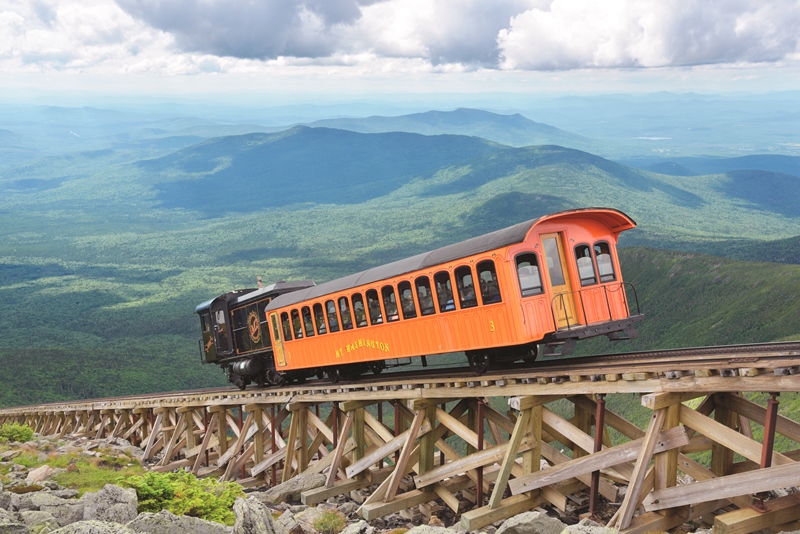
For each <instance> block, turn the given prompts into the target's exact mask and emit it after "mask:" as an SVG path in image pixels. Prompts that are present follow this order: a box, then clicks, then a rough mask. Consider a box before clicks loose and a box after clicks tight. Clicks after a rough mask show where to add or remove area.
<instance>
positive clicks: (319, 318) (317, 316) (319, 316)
mask: <svg viewBox="0 0 800 534" xmlns="http://www.w3.org/2000/svg"><path fill="white" fill-rule="evenodd" d="M314 320H315V321H316V322H317V334H327V333H328V328H327V327H326V326H325V314H324V313H323V312H322V304H320V303H317V304H314Z"/></svg>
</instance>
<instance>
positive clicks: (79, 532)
mask: <svg viewBox="0 0 800 534" xmlns="http://www.w3.org/2000/svg"><path fill="white" fill-rule="evenodd" d="M50 534H137V533H136V532H134V531H133V530H131V529H129V528H128V527H126V526H124V525H120V524H118V523H105V522H103V521H96V520H92V521H78V522H76V523H72V524H70V525H67V526H65V527H61V528H60V529H58V530H54V531H53V532H51V533H50Z"/></svg>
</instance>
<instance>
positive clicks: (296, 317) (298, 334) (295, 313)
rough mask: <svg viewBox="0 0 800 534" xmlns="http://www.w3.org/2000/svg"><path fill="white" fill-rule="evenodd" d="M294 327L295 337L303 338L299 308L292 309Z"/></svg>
mask: <svg viewBox="0 0 800 534" xmlns="http://www.w3.org/2000/svg"><path fill="white" fill-rule="evenodd" d="M292 329H293V331H294V338H295V339H301V338H302V337H303V326H302V325H301V324H300V312H298V311H297V310H292Z"/></svg>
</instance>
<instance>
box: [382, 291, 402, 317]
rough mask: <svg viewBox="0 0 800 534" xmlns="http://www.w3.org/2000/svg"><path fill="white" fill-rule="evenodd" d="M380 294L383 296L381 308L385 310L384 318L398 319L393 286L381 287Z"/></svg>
mask: <svg viewBox="0 0 800 534" xmlns="http://www.w3.org/2000/svg"><path fill="white" fill-rule="evenodd" d="M381 296H382V297H383V309H384V310H386V320H387V321H388V322H392V321H399V320H400V316H399V315H398V314H397V297H396V296H395V294H394V286H383V288H381Z"/></svg>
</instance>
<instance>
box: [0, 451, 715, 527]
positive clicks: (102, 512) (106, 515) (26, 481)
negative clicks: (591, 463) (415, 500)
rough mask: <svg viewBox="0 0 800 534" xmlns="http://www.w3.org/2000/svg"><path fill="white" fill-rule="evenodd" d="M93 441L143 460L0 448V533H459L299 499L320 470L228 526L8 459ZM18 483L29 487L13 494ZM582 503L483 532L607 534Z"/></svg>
mask: <svg viewBox="0 0 800 534" xmlns="http://www.w3.org/2000/svg"><path fill="white" fill-rule="evenodd" d="M100 446H102V447H103V448H104V449H109V448H110V449H111V450H112V452H111V454H112V455H115V456H117V457H129V458H132V459H141V457H142V452H141V450H140V449H139V448H137V447H134V446H132V445H131V444H130V443H128V442H127V441H125V440H121V439H110V440H102V441H97V440H89V439H85V438H81V439H77V440H71V441H64V440H62V441H59V442H57V443H56V442H54V441H52V440H49V439H46V438H40V437H38V436H37V437H36V439H34V440H33V441H31V442H28V443H25V444H12V447H11V450H9V451H7V452H4V453H0V466H2V465H5V466H7V467H10V472H9V474H8V475H7V476H6V477H5V478H6V483H5V485H3V484H0V534H78V533H87V534H136V533H152V534H190V533H191V534H222V533H227V534H230V533H233V534H251V533H252V534H327V533H320V532H318V531H317V529H316V528H315V527H314V524H315V522H316V520H317V519H318V518H319V516H320V515H322V514H323V513H324V512H326V511H329V510H337V511H338V512H340V513H341V514H342V516H343V517H344V518H346V520H347V527H346V529H345V530H344V531H343V534H382V533H387V534H388V533H390V532H392V531H396V529H409V531H408V534H453V533H454V532H459V531H461V532H463V529H462V528H461V527H460V523H458V521H457V517H456V516H455V515H454V514H453V513H452V511H450V509H449V508H446V507H444V508H443V507H438V506H427V505H423V506H421V507H415V508H414V509H412V510H407V511H404V512H403V513H401V514H392V515H390V516H387V517H385V518H381V519H377V520H373V521H371V522H369V523H367V522H366V521H364V520H362V519H361V518H360V517H359V516H358V514H357V510H358V507H359V502H363V499H364V497H365V495H366V493H360V492H353V493H352V494H350V495H349V496H340V497H338V498H335V499H330V500H329V501H328V502H325V503H321V504H320V505H318V506H314V507H308V506H304V505H301V504H299V500H300V499H299V495H300V492H301V491H304V490H305V489H309V488H313V487H318V486H320V485H321V484H322V483H323V481H324V477H322V475H317V476H309V477H299V478H297V479H294V480H292V481H290V483H287V484H282V485H279V486H276V487H275V488H256V489H254V490H252V491H250V493H249V494H248V496H247V498H246V499H237V501H236V503H235V505H234V513H235V516H236V522H235V524H234V526H233V527H229V526H225V525H221V524H219V523H214V522H210V521H204V520H202V519H198V518H194V517H188V516H175V515H173V514H171V513H170V512H167V511H161V512H159V513H157V514H153V513H141V514H140V513H138V512H137V504H138V503H137V497H136V492H135V491H134V490H133V489H123V488H121V487H119V486H115V485H111V484H109V485H106V486H105V488H103V489H102V490H101V491H99V492H96V493H86V494H84V495H83V496H81V497H80V498H78V492H77V491H76V490H74V489H69V488H63V487H61V486H59V485H58V484H57V483H56V482H54V481H52V480H51V478H52V477H53V476H55V475H56V474H57V473H58V472H59V470H58V469H53V468H51V467H49V466H47V465H45V466H42V467H40V468H37V469H33V470H28V469H27V468H25V467H24V466H23V465H20V464H17V463H15V462H14V458H15V457H16V456H17V455H18V454H19V452H20V451H21V450H28V451H31V450H41V451H43V452H42V454H44V452H45V451H49V452H50V453H52V451H53V450H54V449H55V450H56V452H63V453H67V452H72V453H76V452H77V453H79V454H86V455H93V454H97V453H96V452H93V451H94V450H95V449H97V448H98V447H100ZM320 477H321V478H320ZM21 488H32V489H34V490H35V491H28V492H23V493H18V492H19V491H20V490H21ZM585 508H586V504H585V503H580V502H577V503H575V506H574V507H573V509H572V512H571V513H570V514H560V513H559V512H558V511H557V510H536V511H532V512H526V513H523V514H520V515H518V516H515V517H512V518H511V519H508V520H506V521H503V522H499V523H497V524H494V525H490V526H487V527H485V528H484V529H482V532H485V533H486V534H560V533H564V532H565V533H568V534H569V533H576V534H577V533H585V534H601V533H602V534H606V533H611V532H614V531H612V530H610V529H606V528H605V527H603V526H602V525H600V524H597V523H594V522H591V521H588V520H583V521H579V517H578V514H579V513H581V512H582V511H585ZM614 511H615V509H614V508H613V506H609V507H607V508H606V509H605V510H604V511H603V515H608V517H610V516H611V515H613V513H614ZM276 518H277V519H276ZM692 530H693V528H692V525H687V526H686V528H684V529H683V531H684V532H689V531H692ZM697 532H702V531H700V530H698V531H697Z"/></svg>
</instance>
